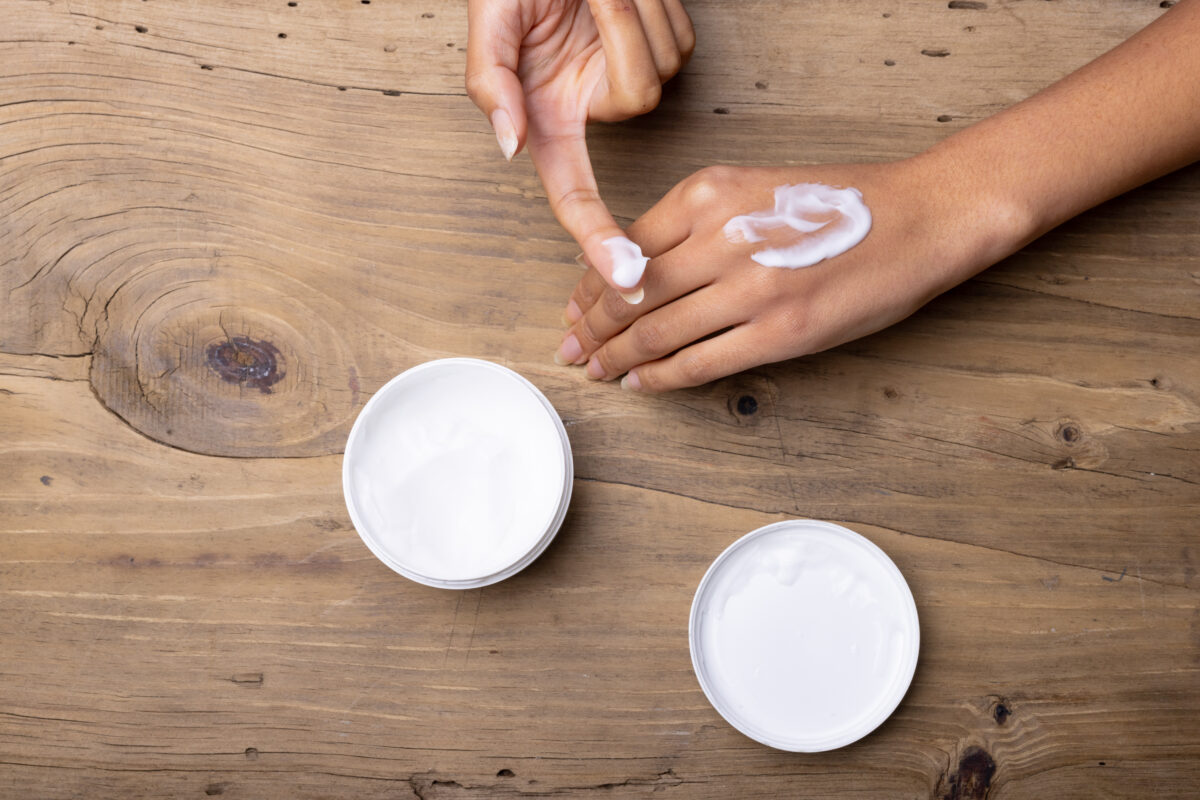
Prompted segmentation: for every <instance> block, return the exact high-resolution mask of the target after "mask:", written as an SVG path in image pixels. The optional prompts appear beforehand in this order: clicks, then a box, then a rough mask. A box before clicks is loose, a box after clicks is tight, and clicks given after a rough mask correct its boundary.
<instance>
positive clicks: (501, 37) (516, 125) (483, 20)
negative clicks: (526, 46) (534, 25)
mask: <svg viewBox="0 0 1200 800" xmlns="http://www.w3.org/2000/svg"><path fill="white" fill-rule="evenodd" d="M520 25H521V19H520V11H519V9H517V8H516V7H515V6H513V4H511V3H504V2H500V3H497V2H495V0H491V2H488V1H487V0H471V2H470V4H469V5H468V7H467V31H468V32H467V76H466V84H467V94H468V95H469V96H470V98H471V100H472V102H474V103H475V105H476V106H478V107H479V110H480V111H482V112H483V113H484V116H486V117H487V118H488V121H489V122H491V124H492V129H493V130H494V131H495V132H496V141H497V142H499V144H500V150H501V151H502V152H503V153H504V157H505V158H507V159H508V160H509V161H512V159H513V156H515V155H516V154H517V153H518V152H520V150H521V147H522V145H523V144H524V142H525V136H526V127H527V123H526V116H525V92H524V90H523V89H522V88H521V80H520V79H519V78H518V77H517V72H516V70H517V59H518V58H519V57H520V49H521V38H522V35H523V33H522V31H521V29H520V27H519V26H520Z"/></svg>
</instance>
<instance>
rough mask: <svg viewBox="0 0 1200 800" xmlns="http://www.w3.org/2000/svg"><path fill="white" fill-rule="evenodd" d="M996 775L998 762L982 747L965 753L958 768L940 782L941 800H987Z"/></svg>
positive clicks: (970, 748)
mask: <svg viewBox="0 0 1200 800" xmlns="http://www.w3.org/2000/svg"><path fill="white" fill-rule="evenodd" d="M995 774H996V762H995V761H993V760H992V757H991V756H990V755H989V754H988V752H987V751H986V750H984V749H983V748H982V747H976V746H974V745H972V746H970V747H968V748H967V749H966V750H965V751H963V754H962V758H960V759H959V760H958V768H957V769H956V770H954V772H951V773H950V774H948V775H943V776H942V778H941V780H940V781H938V792H937V797H938V798H940V800H985V798H987V796H988V790H989V789H990V788H991V786H992V776H993V775H995Z"/></svg>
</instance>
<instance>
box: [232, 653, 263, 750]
mask: <svg viewBox="0 0 1200 800" xmlns="http://www.w3.org/2000/svg"><path fill="white" fill-rule="evenodd" d="M263 677H264V676H263V674H262V673H261V672H239V673H238V674H236V675H231V676H229V680H230V681H231V682H233V683H236V684H237V685H239V686H262V685H263ZM254 752H256V753H257V752H258V751H257V750H255V751H254Z"/></svg>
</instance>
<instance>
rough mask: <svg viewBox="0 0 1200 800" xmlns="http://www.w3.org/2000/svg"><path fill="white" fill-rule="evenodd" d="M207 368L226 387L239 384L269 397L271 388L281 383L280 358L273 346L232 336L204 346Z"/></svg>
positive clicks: (282, 372)
mask: <svg viewBox="0 0 1200 800" xmlns="http://www.w3.org/2000/svg"><path fill="white" fill-rule="evenodd" d="M207 359H208V366H209V367H210V368H211V369H212V370H213V371H214V372H216V373H217V374H218V375H220V376H221V380H223V381H226V382H227V383H239V384H241V385H243V386H249V387H251V388H253V389H258V390H259V391H261V392H262V393H263V394H270V393H271V387H272V386H274V385H275V384H277V383H279V381H281V380H283V377H284V375H285V374H286V373H285V372H284V371H283V369H282V366H283V357H282V356H281V355H280V353H279V350H278V349H276V347H275V345H273V344H271V343H270V342H262V341H258V340H256V339H251V338H250V337H248V336H234V337H232V338H230V339H228V340H226V341H224V342H214V343H213V344H210V345H209V346H208V351H207Z"/></svg>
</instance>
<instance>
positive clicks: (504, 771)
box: [496, 769, 516, 778]
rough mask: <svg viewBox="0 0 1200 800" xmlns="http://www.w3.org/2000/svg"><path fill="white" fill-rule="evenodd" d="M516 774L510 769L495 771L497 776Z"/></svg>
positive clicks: (503, 776) (509, 776)
mask: <svg viewBox="0 0 1200 800" xmlns="http://www.w3.org/2000/svg"><path fill="white" fill-rule="evenodd" d="M514 775H516V773H515V772H513V771H512V770H511V769H502V770H500V771H499V772H497V773H496V777H497V778H511V777H513V776H514Z"/></svg>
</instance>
